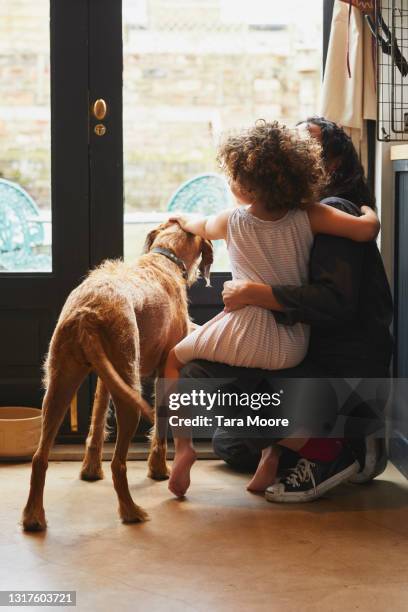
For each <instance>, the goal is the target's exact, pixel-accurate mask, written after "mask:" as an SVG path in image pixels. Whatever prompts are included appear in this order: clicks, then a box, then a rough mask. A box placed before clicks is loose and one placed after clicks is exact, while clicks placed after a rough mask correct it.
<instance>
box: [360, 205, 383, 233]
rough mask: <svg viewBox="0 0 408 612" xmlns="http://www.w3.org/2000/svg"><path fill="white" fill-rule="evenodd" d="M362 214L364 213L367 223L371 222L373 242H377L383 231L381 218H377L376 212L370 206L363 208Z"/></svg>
mask: <svg viewBox="0 0 408 612" xmlns="http://www.w3.org/2000/svg"><path fill="white" fill-rule="evenodd" d="M360 210H361V212H362V213H363V216H364V217H365V218H366V219H367V221H369V222H370V226H371V228H372V236H371V240H375V239H376V238H377V236H378V233H379V231H380V229H381V223H380V220H379V218H378V217H377V214H376V212H375V211H374V210H373V209H372V208H370V207H369V206H365V205H364V206H362V207H361V208H360Z"/></svg>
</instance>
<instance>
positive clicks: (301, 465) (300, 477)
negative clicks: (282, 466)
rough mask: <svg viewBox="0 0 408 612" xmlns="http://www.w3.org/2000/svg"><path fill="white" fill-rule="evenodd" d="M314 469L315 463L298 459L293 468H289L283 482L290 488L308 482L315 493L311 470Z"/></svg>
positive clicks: (314, 482)
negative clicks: (288, 472)
mask: <svg viewBox="0 0 408 612" xmlns="http://www.w3.org/2000/svg"><path fill="white" fill-rule="evenodd" d="M314 467H316V464H315V463H312V462H311V461H308V460H307V459H300V460H299V461H298V462H297V464H296V466H295V467H294V468H290V472H291V473H290V474H288V476H286V478H285V482H286V483H287V484H289V485H291V486H292V487H300V485H301V484H302V483H303V482H307V481H308V480H310V481H311V482H312V484H313V489H314V492H315V493H316V481H315V478H314V474H313V469H312V468H314Z"/></svg>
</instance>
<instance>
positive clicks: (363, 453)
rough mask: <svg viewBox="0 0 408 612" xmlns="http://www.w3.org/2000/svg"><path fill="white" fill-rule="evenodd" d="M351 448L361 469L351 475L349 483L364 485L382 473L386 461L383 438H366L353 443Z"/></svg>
mask: <svg viewBox="0 0 408 612" xmlns="http://www.w3.org/2000/svg"><path fill="white" fill-rule="evenodd" d="M356 445H358V446H359V448H357V446H356ZM352 448H353V451H354V452H355V454H356V456H357V458H358V459H359V463H360V465H361V466H362V467H360V470H359V472H357V473H356V474H353V476H352V477H351V478H350V482H354V483H355V484H365V483H367V482H370V481H371V480H373V479H374V478H376V477H377V476H379V475H380V474H382V473H383V472H384V470H385V468H386V467H387V460H388V459H387V449H386V447H385V440H384V438H376V437H374V436H367V437H366V438H364V439H362V440H356V441H355V442H354V441H353V443H352Z"/></svg>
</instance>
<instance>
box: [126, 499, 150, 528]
mask: <svg viewBox="0 0 408 612" xmlns="http://www.w3.org/2000/svg"><path fill="white" fill-rule="evenodd" d="M119 514H120V518H121V519H122V523H125V525H126V524H130V523H144V522H145V521H148V520H149V515H148V514H147V512H145V511H144V510H143V508H141V507H140V506H137V505H136V504H133V506H132V507H130V508H123V507H121V508H119Z"/></svg>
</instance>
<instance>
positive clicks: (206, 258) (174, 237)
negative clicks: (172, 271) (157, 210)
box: [143, 221, 214, 285]
mask: <svg viewBox="0 0 408 612" xmlns="http://www.w3.org/2000/svg"><path fill="white" fill-rule="evenodd" d="M153 247H163V248H165V249H169V250H170V251H173V253H174V254H175V255H177V257H179V258H180V259H181V260H182V261H184V263H185V266H186V268H187V272H188V283H189V284H190V285H191V284H193V283H194V282H195V281H196V280H197V276H198V272H200V274H201V276H203V277H204V278H205V280H206V282H207V284H208V283H209V278H210V268H211V264H212V263H213V259H214V258H213V246H212V243H211V241H210V240H204V239H203V238H200V236H194V235H193V234H189V233H188V232H185V231H184V230H183V229H181V227H180V225H179V224H178V223H177V222H175V221H166V222H165V223H162V224H161V225H159V226H158V227H156V228H155V229H153V230H152V231H151V232H149V233H148V234H147V237H146V242H145V244H144V247H143V253H148V252H149V251H150V250H151V249H152V248H153Z"/></svg>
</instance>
